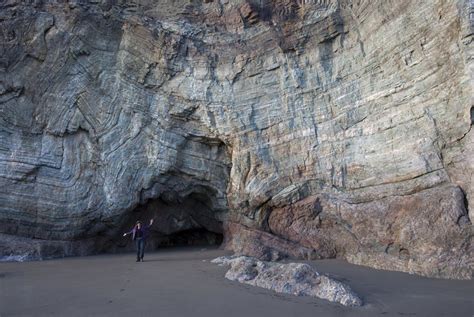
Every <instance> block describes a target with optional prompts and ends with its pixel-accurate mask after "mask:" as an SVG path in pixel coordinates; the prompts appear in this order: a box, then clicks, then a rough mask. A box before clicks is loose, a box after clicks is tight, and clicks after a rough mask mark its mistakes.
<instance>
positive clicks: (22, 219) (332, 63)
mask: <svg viewBox="0 0 474 317" xmlns="http://www.w3.org/2000/svg"><path fill="white" fill-rule="evenodd" d="M471 5H472V4H471V3H470V1H467V0H448V1H445V0H436V1H421V2H420V1H385V0H384V1H382V0H379V1H366V0H360V1H348V0H313V1H311V0H305V1H302V0H301V1H300V0H298V1H296V0H294V1H293V0H277V1H257V0H247V1H244V0H236V1H226V0H214V1H212V0H206V1H192V2H190V1H184V0H180V1H165V0H162V1H140V2H130V1H106V0H104V1H89V2H87V3H86V2H76V1H69V2H68V3H65V4H57V3H53V2H47V1H37V2H33V3H30V4H25V3H23V2H20V1H6V2H3V3H2V4H1V10H0V14H1V17H0V23H1V37H2V38H1V46H0V47H1V51H2V54H1V60H0V105H1V113H0V128H1V130H0V134H1V139H0V208H1V209H0V233H2V234H5V235H9V238H8V239H3V240H2V248H3V250H4V251H2V253H3V254H4V255H18V254H15V252H14V250H15V246H14V245H13V247H12V243H13V242H11V241H15V237H19V238H18V241H24V240H23V239H34V241H35V242H34V245H46V246H47V247H45V248H43V249H42V250H46V251H42V252H40V254H41V256H47V255H48V254H58V253H59V254H61V252H62V253H63V254H87V253H92V252H97V251H107V250H112V249H115V248H117V246H120V245H123V244H124V243H125V242H123V241H121V240H120V238H119V236H120V232H122V231H123V230H125V229H128V228H129V226H130V225H131V224H132V223H133V221H134V220H136V219H137V218H138V217H139V218H142V219H144V220H146V218H151V217H155V219H158V220H159V221H158V222H157V226H156V227H155V228H154V234H155V236H166V235H170V234H174V233H177V232H181V231H184V230H195V229H196V230H197V229H203V230H207V231H209V232H214V233H218V234H219V233H222V232H223V233H224V238H225V241H224V242H225V246H226V247H228V248H230V249H233V250H234V251H236V252H238V253H242V254H248V255H254V256H259V257H260V258H266V259H273V258H281V257H286V256H294V257H305V258H319V257H321V258H328V257H341V258H344V259H347V260H348V261H351V262H353V263H360V264H364V265H369V266H373V267H378V268H384V269H395V270H401V271H408V272H412V273H417V274H422V275H427V276H436V277H450V278H471V277H472V270H473V266H474V259H473V256H474V250H473V248H474V247H473V244H472V239H473V226H472V224H471V219H472V216H473V211H472V210H473V209H472V207H471V208H470V206H469V202H472V201H473V197H474V186H473V171H474V159H473V157H474V156H473V154H474V145H473V144H474V137H473V134H474V132H472V129H471V127H472V125H473V122H474V111H473V108H472V105H473V93H472V92H473V62H472V60H473V59H472V56H473V55H472V50H473V49H472V33H473V32H472V31H473V28H474V22H473V21H472V18H471V17H472V11H473V8H472V7H471ZM471 205H472V204H471ZM5 241H10V242H5ZM90 241H92V243H91V242H90ZM81 242H84V243H81ZM21 243H23V242H21ZM22 245H23V244H22ZM51 245H54V247H51ZM18 250H21V252H22V253H25V252H27V251H26V250H25V248H23V247H21V248H18ZM35 250H36V251H35ZM35 250H32V251H31V254H38V252H37V250H38V249H37V248H36V249H35ZM35 252H36V253H35ZM20 255H21V254H20Z"/></svg>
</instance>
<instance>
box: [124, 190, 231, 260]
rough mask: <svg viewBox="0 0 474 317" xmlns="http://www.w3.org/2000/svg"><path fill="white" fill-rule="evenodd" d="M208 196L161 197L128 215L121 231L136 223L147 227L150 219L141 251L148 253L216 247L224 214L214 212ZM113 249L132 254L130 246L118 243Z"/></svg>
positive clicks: (138, 207)
mask: <svg viewBox="0 0 474 317" xmlns="http://www.w3.org/2000/svg"><path fill="white" fill-rule="evenodd" d="M209 196H210V195H208V194H207V193H202V192H200V193H196V192H193V193H191V194H189V195H187V196H186V197H184V198H176V196H173V195H172V196H170V195H164V196H160V197H158V198H155V199H150V200H148V201H147V202H145V203H144V204H141V205H138V206H137V207H136V208H135V209H133V210H132V211H131V212H130V213H129V214H128V217H127V218H128V219H127V220H126V221H125V224H124V226H123V230H124V232H127V231H129V230H130V229H131V228H132V227H133V226H134V224H135V223H136V221H137V220H140V221H141V222H142V223H143V224H145V225H147V224H148V223H149V220H150V219H152V218H153V219H154V223H153V225H152V226H151V227H150V228H149V235H148V238H147V243H146V248H145V249H146V251H148V252H149V251H157V250H159V249H161V248H170V247H193V246H194V247H197V246H200V247H219V246H220V245H221V244H222V242H223V220H222V218H223V216H224V214H225V211H223V210H216V209H215V208H214V207H213V206H214V204H213V202H212V199H211V198H210V197H209ZM170 197H171V198H170ZM211 197H212V196H211ZM117 249H118V250H122V251H132V250H134V249H135V246H134V242H133V241H132V240H131V239H130V238H128V239H122V240H121V241H120V242H119V243H118V244H117Z"/></svg>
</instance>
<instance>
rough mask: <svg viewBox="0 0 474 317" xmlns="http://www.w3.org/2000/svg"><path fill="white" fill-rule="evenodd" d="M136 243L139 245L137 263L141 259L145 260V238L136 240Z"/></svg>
mask: <svg viewBox="0 0 474 317" xmlns="http://www.w3.org/2000/svg"><path fill="white" fill-rule="evenodd" d="M135 243H136V245H137V261H139V260H140V259H141V260H143V255H144V254H145V243H146V241H145V239H143V238H138V239H136V240H135Z"/></svg>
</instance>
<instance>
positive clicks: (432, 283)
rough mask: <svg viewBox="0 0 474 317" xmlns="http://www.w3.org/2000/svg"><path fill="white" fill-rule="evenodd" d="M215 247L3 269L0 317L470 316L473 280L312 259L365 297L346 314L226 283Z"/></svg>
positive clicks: (0, 269)
mask: <svg viewBox="0 0 474 317" xmlns="http://www.w3.org/2000/svg"><path fill="white" fill-rule="evenodd" d="M223 254H229V253H228V252H226V251H223V250H219V249H214V248H206V249H202V248H173V249H162V250H160V251H158V252H153V253H148V254H146V258H145V262H143V263H142V262H140V263H136V262H135V257H134V254H115V255H100V256H89V257H80V258H79V257H78V258H66V259H58V260H49V261H41V262H26V263H0V316H1V317H4V316H193V317H199V316H207V317H209V316H225V317H230V316H239V317H241V316H246V317H249V316H259V317H265V316H298V317H301V316H312V317H314V316H450V317H452V316H469V317H472V316H474V281H453V280H438V279H428V278H423V277H419V276H413V275H409V274H405V273H398V272H387V271H378V270H373V269H369V268H366V267H361V266H356V265H351V264H347V263H345V262H342V261H338V260H324V261H312V262H311V263H312V264H313V265H315V266H316V268H317V269H318V270H319V271H320V272H322V273H329V274H331V275H332V276H335V277H337V278H340V279H341V280H343V281H345V282H346V283H348V284H349V285H350V286H351V287H352V288H353V289H354V290H355V291H356V292H358V293H359V295H361V296H362V297H363V299H364V302H365V305H364V306H363V307H360V308H348V307H344V306H341V305H339V304H334V303H330V302H327V301H324V300H319V299H315V298H309V297H296V296H291V295H283V294H276V293H273V292H271V291H269V290H265V289H261V288H256V287H252V286H248V285H243V284H240V283H237V282H231V281H228V280H226V279H225V278H224V274H225V272H226V268H225V267H220V266H217V265H215V264H212V263H210V262H209V260H211V259H213V258H215V257H217V256H220V255H223Z"/></svg>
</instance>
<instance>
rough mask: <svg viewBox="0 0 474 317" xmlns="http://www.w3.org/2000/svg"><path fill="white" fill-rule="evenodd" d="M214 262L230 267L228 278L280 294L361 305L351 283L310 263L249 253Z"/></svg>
mask: <svg viewBox="0 0 474 317" xmlns="http://www.w3.org/2000/svg"><path fill="white" fill-rule="evenodd" d="M211 262H212V263H216V264H220V265H228V266H230V269H229V270H228V271H227V273H226V274H225V277H226V278H227V279H229V280H231V281H237V282H240V283H245V284H249V285H253V286H258V287H262V288H266V289H269V290H272V291H275V292H278V293H285V294H292V295H296V296H312V297H318V298H321V299H326V300H329V301H331V302H336V303H340V304H342V305H344V306H362V300H361V299H360V298H359V296H357V294H355V293H354V292H353V291H352V290H351V288H350V287H349V286H348V285H346V284H344V283H342V282H340V281H337V280H335V279H333V278H330V277H328V276H325V275H321V274H319V273H318V272H317V271H316V270H315V269H314V268H313V267H311V266H310V265H309V264H304V263H285V264H282V263H275V262H263V261H259V260H258V259H256V258H252V257H247V256H231V257H229V256H222V257H218V258H216V259H214V260H212V261H211Z"/></svg>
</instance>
